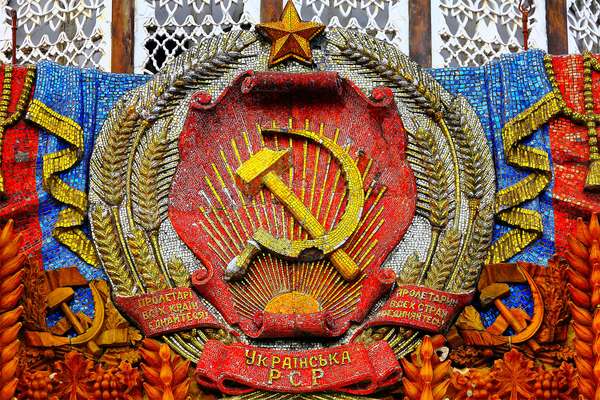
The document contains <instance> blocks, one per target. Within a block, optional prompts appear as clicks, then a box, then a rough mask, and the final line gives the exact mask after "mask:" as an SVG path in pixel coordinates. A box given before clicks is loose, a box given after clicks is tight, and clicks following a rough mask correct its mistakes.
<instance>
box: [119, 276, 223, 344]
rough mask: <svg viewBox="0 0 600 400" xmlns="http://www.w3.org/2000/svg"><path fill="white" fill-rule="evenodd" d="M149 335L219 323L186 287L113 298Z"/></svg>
mask: <svg viewBox="0 0 600 400" xmlns="http://www.w3.org/2000/svg"><path fill="white" fill-rule="evenodd" d="M115 303H116V304H117V306H118V307H119V308H120V309H121V310H123V312H125V313H126V314H127V315H129V316H130V317H131V318H132V319H133V320H134V321H135V322H136V323H137V325H138V326H139V327H140V329H141V330H142V331H143V332H144V335H146V336H148V337H151V336H157V335H164V334H166V333H171V332H176V331H180V330H186V329H191V328H220V327H221V325H220V324H219V323H218V321H217V320H216V319H215V317H213V315H212V314H211V313H210V312H209V311H208V309H207V308H206V307H205V306H204V304H202V302H201V301H200V299H199V298H198V295H196V293H195V292H194V291H193V290H192V289H190V288H175V289H165V290H159V291H156V292H151V293H144V294H141V295H138V296H131V297H122V296H117V298H116V299H115Z"/></svg>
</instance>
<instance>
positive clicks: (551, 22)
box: [546, 0, 569, 54]
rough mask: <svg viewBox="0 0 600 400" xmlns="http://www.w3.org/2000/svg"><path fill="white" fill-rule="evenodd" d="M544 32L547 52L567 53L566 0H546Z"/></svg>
mask: <svg viewBox="0 0 600 400" xmlns="http://www.w3.org/2000/svg"><path fill="white" fill-rule="evenodd" d="M546 32H547V34H548V53H550V54H567V53H568V52H569V38H568V36H567V0H546Z"/></svg>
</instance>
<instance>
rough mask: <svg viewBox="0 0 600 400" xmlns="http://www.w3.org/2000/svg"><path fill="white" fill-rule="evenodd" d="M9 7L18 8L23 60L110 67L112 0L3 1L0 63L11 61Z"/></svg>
mask: <svg viewBox="0 0 600 400" xmlns="http://www.w3.org/2000/svg"><path fill="white" fill-rule="evenodd" d="M10 8H12V9H15V10H17V21H18V30H17V44H18V51H17V57H18V60H19V62H20V63H33V62H36V61H39V60H54V61H56V62H59V63H61V64H64V65H76V66H80V67H98V68H101V69H105V70H110V48H111V34H110V32H111V28H110V15H111V10H112V1H111V0H2V1H0V21H2V28H1V31H0V35H1V36H0V51H1V53H0V62H8V61H9V60H10V49H11V40H10V38H11V33H10V17H9V15H8V10H9V9H10Z"/></svg>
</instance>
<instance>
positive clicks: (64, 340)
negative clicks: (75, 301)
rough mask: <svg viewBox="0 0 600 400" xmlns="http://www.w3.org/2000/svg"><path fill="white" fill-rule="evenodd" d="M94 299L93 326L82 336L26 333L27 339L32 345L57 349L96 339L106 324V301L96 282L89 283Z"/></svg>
mask: <svg viewBox="0 0 600 400" xmlns="http://www.w3.org/2000/svg"><path fill="white" fill-rule="evenodd" d="M89 286H90V289H91V291H92V298H93V299H94V309H95V310H94V320H93V322H92V325H91V326H90V327H89V329H88V330H86V331H85V332H84V333H82V334H81V335H78V336H75V337H72V338H68V337H64V336H57V335H53V334H51V333H50V332H37V331H26V332H25V338H26V340H27V342H28V343H29V344H30V345H33V346H39V347H56V346H66V345H74V344H83V343H87V342H89V341H90V340H92V339H93V338H95V337H96V336H97V335H98V334H99V333H100V329H101V328H102V325H103V324H104V301H103V300H102V296H101V295H100V292H99V291H98V288H96V284H95V283H94V282H90V283H89Z"/></svg>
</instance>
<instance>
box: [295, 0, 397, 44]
mask: <svg viewBox="0 0 600 400" xmlns="http://www.w3.org/2000/svg"><path fill="white" fill-rule="evenodd" d="M294 4H295V5H296V7H297V8H298V11H299V12H300V15H301V16H302V18H303V19H305V20H310V21H315V22H320V23H322V24H325V25H327V27H328V28H340V27H341V28H350V29H356V30H359V31H361V32H367V33H370V34H372V35H373V36H376V37H377V38H379V39H383V40H386V41H387V42H389V43H393V44H395V45H396V46H398V47H399V48H400V49H401V50H402V51H403V52H404V53H407V54H408V31H409V28H408V0H294Z"/></svg>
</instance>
